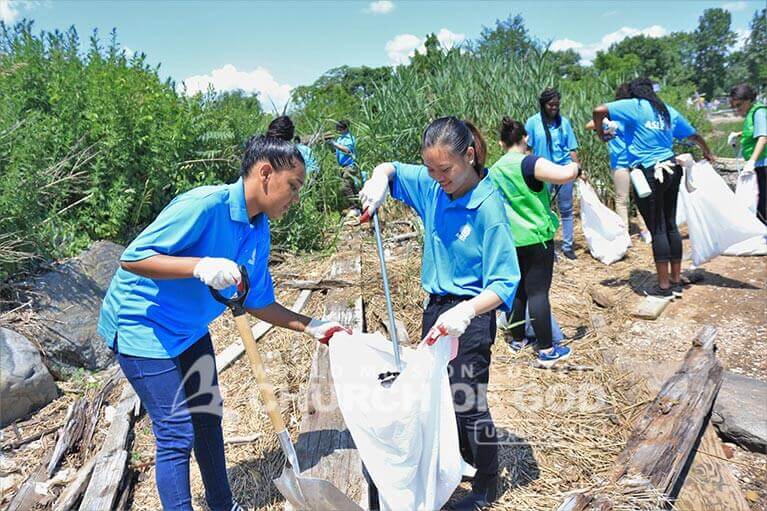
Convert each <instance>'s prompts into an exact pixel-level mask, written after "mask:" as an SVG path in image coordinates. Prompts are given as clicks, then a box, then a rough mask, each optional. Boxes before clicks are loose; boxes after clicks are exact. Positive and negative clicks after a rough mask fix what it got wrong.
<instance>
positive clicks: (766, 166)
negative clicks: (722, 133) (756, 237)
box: [729, 83, 767, 224]
mask: <svg viewBox="0 0 767 511" xmlns="http://www.w3.org/2000/svg"><path fill="white" fill-rule="evenodd" d="M730 105H732V108H734V109H735V111H736V112H737V113H738V115H740V116H742V117H745V119H744V120H743V130H742V131H740V132H733V133H730V137H729V138H730V140H731V141H732V140H734V139H737V138H738V137H740V148H741V151H742V153H743V158H744V159H745V160H746V163H745V164H744V165H743V172H756V182H757V184H758V185H759V200H758V201H757V206H756V214H757V216H758V217H759V219H760V220H761V221H762V222H764V223H765V224H767V151H765V146H767V106H765V105H764V104H762V103H758V102H757V101H756V92H754V89H752V88H751V86H750V85H747V84H745V83H742V84H740V85H736V86H735V87H733V88H732V89H731V90H730Z"/></svg>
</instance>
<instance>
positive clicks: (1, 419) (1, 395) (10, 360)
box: [0, 327, 58, 427]
mask: <svg viewBox="0 0 767 511" xmlns="http://www.w3.org/2000/svg"><path fill="white" fill-rule="evenodd" d="M57 395H58V390H57V389H56V384H55V383H54V382H53V376H51V373H50V372H48V368H47V367H45V364H43V360H42V357H41V356H40V352H38V351H37V348H36V347H35V346H34V345H33V344H32V343H31V342H30V341H29V339H27V338H26V337H24V336H23V335H21V334H18V333H16V332H14V331H13V330H8V329H6V328H2V327H0V427H5V426H6V425H7V424H10V423H11V422H13V421H15V420H16V419H21V418H23V417H26V416H27V415H29V414H30V413H32V412H34V411H36V410H38V409H40V408H42V407H43V406H45V405H47V404H48V403H50V402H51V401H53V400H54V399H55V398H56V396H57Z"/></svg>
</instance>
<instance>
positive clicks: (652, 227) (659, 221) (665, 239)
mask: <svg viewBox="0 0 767 511" xmlns="http://www.w3.org/2000/svg"><path fill="white" fill-rule="evenodd" d="M639 168H640V169H642V171H643V172H644V176H645V178H646V179H647V183H648V184H649V185H650V189H651V190H652V193H651V194H650V195H648V196H647V197H644V198H640V197H637V207H638V208H639V212H640V213H641V214H642V218H644V222H645V224H646V225H647V230H649V231H650V233H651V234H652V255H653V259H655V262H656V263H665V262H669V261H681V260H682V237H681V236H680V235H679V229H678V228H677V226H676V202H677V198H678V195H679V183H681V181H682V167H680V166H679V165H674V173H673V174H667V173H666V172H664V173H663V182H662V183H661V182H659V181H658V180H656V179H655V176H654V173H655V169H654V168H653V167H649V168H644V167H641V166H640V167H639Z"/></svg>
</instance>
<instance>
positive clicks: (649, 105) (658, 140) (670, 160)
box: [593, 78, 714, 297]
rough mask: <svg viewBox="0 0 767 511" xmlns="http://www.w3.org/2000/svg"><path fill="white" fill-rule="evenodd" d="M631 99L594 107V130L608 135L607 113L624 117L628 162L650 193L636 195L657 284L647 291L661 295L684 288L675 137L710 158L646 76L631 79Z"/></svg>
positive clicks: (705, 147)
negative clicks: (637, 172) (641, 173)
mask: <svg viewBox="0 0 767 511" xmlns="http://www.w3.org/2000/svg"><path fill="white" fill-rule="evenodd" d="M629 91H630V93H631V98H630V99H620V100H617V101H613V102H611V103H607V104H606V105H600V106H598V107H596V108H595V109H594V114H593V121H594V129H595V130H596V131H597V135H598V136H599V137H600V138H601V139H602V140H609V137H610V135H609V134H605V132H604V127H603V125H602V123H603V121H604V120H605V118H609V119H612V120H616V121H619V122H622V123H623V125H624V129H625V141H626V144H627V145H628V156H629V165H630V166H631V167H632V168H640V169H642V171H643V173H644V176H645V179H646V180H647V183H648V184H649V185H650V189H651V190H652V193H651V194H650V195H648V196H647V197H645V198H639V199H638V200H637V205H638V207H639V212H640V213H641V214H642V217H643V218H644V221H645V224H647V228H648V229H649V230H650V234H651V235H652V252H653V259H654V260H655V269H656V271H657V272H658V284H657V286H655V287H654V288H653V289H652V290H650V294H654V295H657V296H662V297H671V296H673V295H677V296H681V293H682V280H681V271H682V238H681V236H680V235H679V230H678V229H677V225H676V202H677V195H678V193H679V183H680V182H681V179H682V167H681V166H679V165H678V164H677V163H676V160H675V156H674V150H673V145H674V139H675V138H676V139H683V138H687V139H690V140H691V141H693V142H695V143H696V144H697V145H698V146H699V147H700V148H701V150H702V151H703V156H704V157H705V158H706V159H707V160H710V161H713V160H714V157H713V155H712V154H711V151H710V150H709V148H708V145H706V141H705V140H703V137H701V136H700V135H698V134H697V133H696V132H695V128H693V127H692V125H690V123H689V122H688V121H687V119H685V118H684V117H683V116H682V115H681V114H680V113H679V112H677V111H676V109H674V107H672V106H671V105H668V104H666V103H664V102H663V101H661V99H660V98H658V96H657V95H656V94H655V90H654V89H653V84H652V82H651V81H650V80H648V79H647V78H637V79H636V80H634V81H632V82H631V83H630V84H629Z"/></svg>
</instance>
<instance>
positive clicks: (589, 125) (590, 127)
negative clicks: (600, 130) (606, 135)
mask: <svg viewBox="0 0 767 511" xmlns="http://www.w3.org/2000/svg"><path fill="white" fill-rule="evenodd" d="M584 128H586V129H587V130H593V129H594V121H593V120H591V121H589V122H587V123H586V126H584Z"/></svg>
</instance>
